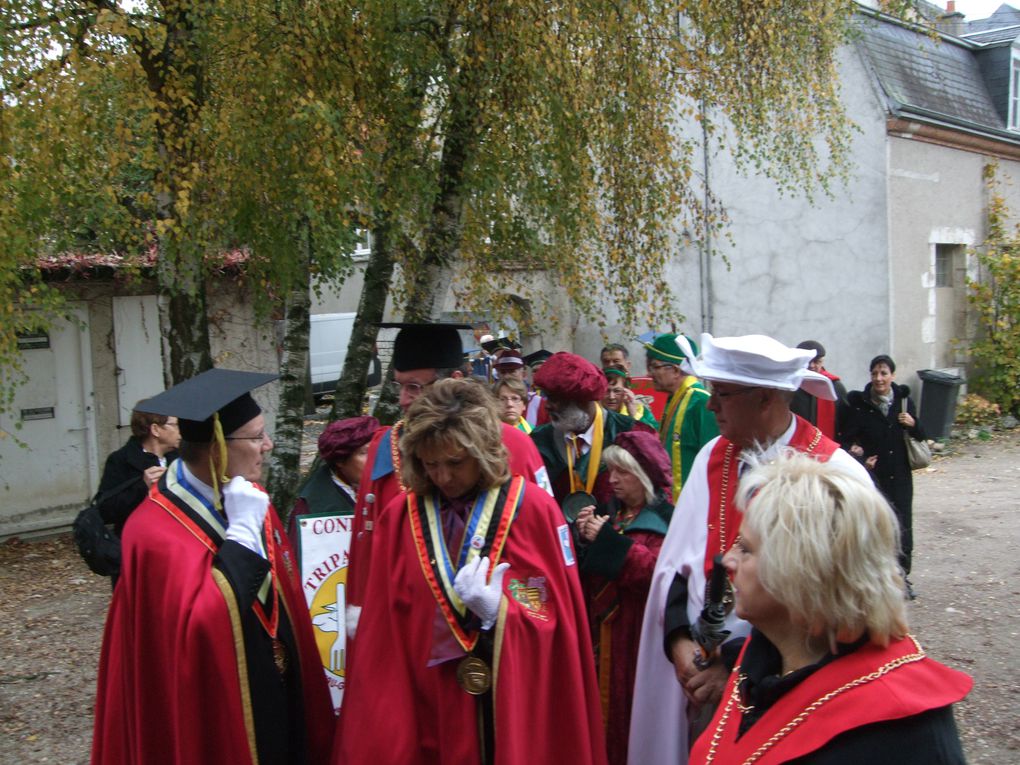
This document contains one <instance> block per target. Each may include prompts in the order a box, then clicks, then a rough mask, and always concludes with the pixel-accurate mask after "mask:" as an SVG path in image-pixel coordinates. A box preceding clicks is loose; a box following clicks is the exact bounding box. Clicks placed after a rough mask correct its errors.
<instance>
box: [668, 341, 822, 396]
mask: <svg viewBox="0 0 1020 765" xmlns="http://www.w3.org/2000/svg"><path fill="white" fill-rule="evenodd" d="M676 344H677V346H678V347H679V348H680V350H681V352H682V353H683V354H684V356H686V358H685V359H684V361H683V363H682V364H681V365H680V366H681V368H682V369H683V370H684V372H686V373H687V374H692V375H694V376H695V377H699V378H701V379H702V380H710V381H715V382H729V383H735V384H737V385H750V386H757V387H761V388H777V389H779V390H797V389H798V388H802V389H803V390H805V391H806V392H808V393H810V394H811V395H812V396H815V397H816V398H821V399H825V400H826V401H835V400H836V391H835V390H834V389H833V387H832V383H831V382H830V381H829V378H827V377H826V376H825V375H820V374H818V373H817V372H812V371H811V370H809V369H808V368H807V365H808V362H809V361H811V359H813V358H814V357H815V352H814V351H812V350H805V349H802V348H787V347H786V346H785V345H783V344H782V343H781V342H779V341H778V340H773V339H772V338H771V337H768V336H766V335H743V336H741V337H720V338H718V339H716V338H713V337H712V336H711V335H710V334H708V333H707V332H705V333H702V335H701V354H700V355H699V356H695V355H694V353H693V350H692V348H691V346H690V343H688V342H687V338H686V337H684V336H683V335H678V336H677V338H676Z"/></svg>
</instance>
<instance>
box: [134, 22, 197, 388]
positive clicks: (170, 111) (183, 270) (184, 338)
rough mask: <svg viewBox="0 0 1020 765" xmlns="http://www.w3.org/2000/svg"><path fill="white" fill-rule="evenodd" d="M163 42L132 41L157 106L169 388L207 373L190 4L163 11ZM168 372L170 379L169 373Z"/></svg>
mask: <svg viewBox="0 0 1020 765" xmlns="http://www.w3.org/2000/svg"><path fill="white" fill-rule="evenodd" d="M163 10H164V25H165V37H164V39H163V45H162V48H161V49H159V50H155V49H153V48H152V47H150V45H149V41H148V40H147V39H146V38H144V37H141V38H137V39H135V40H133V43H132V45H133V47H134V49H135V51H136V53H137V54H138V56H139V63H140V64H141V67H142V70H143V71H144V72H145V75H146V81H147V83H148V87H149V90H150V92H151V94H152V97H153V99H154V101H155V105H156V106H155V108H156V121H155V130H156V146H157V151H158V154H159V158H160V163H159V164H160V166H159V169H158V171H157V172H156V178H155V196H156V217H157V231H158V232H159V233H158V248H159V249H158V255H159V261H158V264H157V282H158V285H159V291H160V294H161V295H162V296H163V297H164V298H165V299H164V300H163V301H161V308H160V317H161V321H162V323H163V326H162V329H163V333H164V337H166V338H167V350H168V353H169V365H168V367H169V369H168V370H166V369H165V370H164V377H169V379H168V380H167V383H168V385H175V384H177V383H180V382H183V381H185V380H188V379H190V378H192V377H194V376H195V375H197V374H198V373H199V372H203V371H205V370H207V369H210V368H212V365H213V363H212V351H211V348H210V343H209V322H208V319H207V316H206V292H205V264H204V262H203V256H204V252H203V249H202V246H201V245H199V244H196V242H195V241H194V239H193V232H191V231H190V230H189V226H188V215H189V213H188V210H189V207H190V196H191V193H192V189H194V188H195V187H196V181H197V177H198V174H199V173H200V172H201V169H200V168H201V163H200V162H198V161H197V159H196V157H197V155H198V143H199V140H200V130H199V127H200V124H201V111H202V108H203V105H204V103H205V76H206V72H205V68H204V58H203V55H202V51H201V48H200V45H199V42H198V37H199V32H200V31H202V29H203V24H204V23H205V20H206V19H205V16H204V15H203V13H202V12H201V11H203V10H207V8H203V7H202V6H193V4H192V3H189V2H168V3H166V4H165V5H164V9H163ZM167 372H168V373H169V374H167Z"/></svg>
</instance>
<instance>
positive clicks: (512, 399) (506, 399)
mask: <svg viewBox="0 0 1020 765" xmlns="http://www.w3.org/2000/svg"><path fill="white" fill-rule="evenodd" d="M499 400H500V401H501V402H502V403H504V404H523V403H524V399H523V398H521V397H520V396H500V397H499Z"/></svg>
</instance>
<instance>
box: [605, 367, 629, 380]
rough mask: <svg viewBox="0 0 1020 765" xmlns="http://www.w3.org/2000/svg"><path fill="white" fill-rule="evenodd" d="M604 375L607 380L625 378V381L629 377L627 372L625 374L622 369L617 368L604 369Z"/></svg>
mask: <svg viewBox="0 0 1020 765" xmlns="http://www.w3.org/2000/svg"><path fill="white" fill-rule="evenodd" d="M602 374H604V375H605V376H606V379H607V380H608V379H609V378H610V377H623V378H624V379H626V377H627V373H626V372H624V371H623V370H622V369H616V368H615V367H609V368H608V369H603V370H602Z"/></svg>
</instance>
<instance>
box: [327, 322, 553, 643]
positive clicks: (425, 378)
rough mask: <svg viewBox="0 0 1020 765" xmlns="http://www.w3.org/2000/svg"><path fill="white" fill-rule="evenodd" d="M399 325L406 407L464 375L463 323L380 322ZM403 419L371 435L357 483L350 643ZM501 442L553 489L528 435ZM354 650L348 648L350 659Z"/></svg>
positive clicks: (395, 490)
mask: <svg viewBox="0 0 1020 765" xmlns="http://www.w3.org/2000/svg"><path fill="white" fill-rule="evenodd" d="M379 326H380V327H383V328H399V329H400V332H398V333H397V337H396V340H395V341H394V343H393V361H392V363H393V369H394V373H393V379H394V382H395V384H396V385H397V386H399V388H400V399H399V400H400V408H401V409H402V410H404V411H405V412H406V411H407V408H408V407H409V406H410V405H411V404H412V403H413V402H414V400H415V399H416V398H418V396H420V395H421V394H422V391H424V390H425V389H427V388H428V387H429V386H430V385H432V384H433V383H434V382H436V381H437V380H442V379H446V378H460V377H463V376H464V372H463V366H464V351H463V345H462V343H461V339H460V334H459V332H458V330H459V329H470V328H471V327H470V325H468V324H463V325H461V324H405V323H396V322H394V323H386V324H380V325H379ZM403 427H404V421H403V420H400V421H398V422H397V423H396V424H395V425H394V426H393V427H392V428H381V429H380V430H378V431H376V433H375V435H374V436H373V437H372V442H371V444H369V447H368V457H367V460H366V462H365V472H364V473H363V474H362V477H361V483H360V484H359V486H358V496H357V499H356V501H355V503H354V519H353V524H352V530H351V550H350V558H349V562H348V569H347V604H348V605H347V617H346V618H347V631H348V635H349V636H350V637H351V639H352V642H353V640H354V639H355V636H356V634H357V623H358V614H359V613H360V609H361V606H362V605H363V604H364V602H365V587H366V585H367V576H368V570H369V567H370V565H371V559H372V538H373V537H372V534H373V531H374V529H375V524H376V517H377V515H378V514H379V512H380V511H382V509H383V508H384V507H386V506H387V505H388V504H389V503H390V502H391V501H392V500H393V498H394V497H396V496H398V495H399V494H400V493H401V492H403V491H404V487H403V486H402V485H401V483H400V450H399V448H398V445H399V442H400V431H401V430H402V429H403ZM502 428H503V444H504V446H506V448H507V452H508V453H509V454H510V470H511V472H512V473H515V474H520V475H523V476H524V477H525V478H527V479H528V480H530V481H534V482H535V483H537V484H539V485H540V486H542V487H543V488H545V489H546V490H547V491H549V492H550V493H552V491H551V488H550V487H549V481H548V479H547V478H546V470H545V466H544V464H543V463H542V458H541V457H540V456H539V453H538V450H537V449H536V448H535V445H534V444H533V443H532V441H531V439H530V438H529V437H528V436H527V435H526V434H525V433H523V432H521V431H520V430H517V429H516V428H513V427H511V426H509V425H503V426H502ZM354 655H355V651H354V649H353V646H352V649H351V655H350V661H354Z"/></svg>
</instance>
